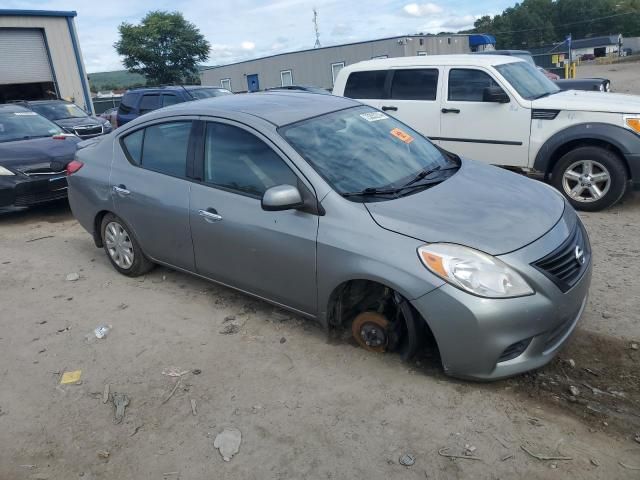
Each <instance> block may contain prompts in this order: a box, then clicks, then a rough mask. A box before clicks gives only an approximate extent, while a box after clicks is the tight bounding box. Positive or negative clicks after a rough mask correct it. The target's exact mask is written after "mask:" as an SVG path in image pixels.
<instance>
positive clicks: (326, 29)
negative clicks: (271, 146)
mask: <svg viewBox="0 0 640 480" xmlns="http://www.w3.org/2000/svg"><path fill="white" fill-rule="evenodd" d="M512 4H513V1H508V0H484V1H482V2H478V1H474V0H446V1H444V0H433V1H429V2H424V1H420V0H418V1H417V2H412V1H411V0H400V1H398V0H387V1H384V0H352V1H344V0H342V1H338V0H272V1H262V0H232V1H227V2H224V1H216V0H133V1H132V0H109V1H106V2H105V1H95V0H2V8H10V9H14V8H15V9H34V10H75V11H77V12H78V16H77V17H76V20H75V21H76V29H77V30H78V35H79V37H80V47H81V49H82V53H83V57H84V62H85V66H86V69H87V72H89V73H94V72H104V71H110V70H120V69H122V68H123V67H122V64H121V59H120V57H118V54H117V53H116V51H115V49H114V48H113V44H114V42H116V41H117V40H118V25H120V24H121V23H122V22H128V23H134V24H135V23H138V22H139V21H140V19H141V18H142V17H143V16H144V15H145V14H146V13H147V12H148V11H149V10H168V11H179V12H182V14H183V15H184V16H185V18H186V19H187V20H189V21H190V22H192V23H194V24H195V25H196V26H197V27H198V28H199V29H200V31H201V32H202V34H203V35H204V36H205V37H206V39H207V40H208V41H209V43H210V44H211V52H210V55H209V60H208V61H207V62H206V64H207V65H222V64H226V63H233V62H237V61H241V60H248V59H251V58H259V57H263V56H267V55H273V54H276V53H282V52H289V51H295V50H301V49H306V48H313V45H314V43H315V33H314V29H313V23H312V18H313V7H314V6H315V7H316V8H317V10H318V23H319V28H320V43H321V44H322V46H330V45H338V44H341V43H349V42H357V41H361V40H370V39H375V38H384V37H392V36H396V35H406V34H411V33H418V32H424V33H438V32H440V31H458V30H463V29H467V28H471V27H473V22H474V20H475V19H476V18H478V17H481V16H482V15H487V14H489V15H495V14H497V13H500V12H502V10H504V9H505V8H506V7H508V6H511V5H512Z"/></svg>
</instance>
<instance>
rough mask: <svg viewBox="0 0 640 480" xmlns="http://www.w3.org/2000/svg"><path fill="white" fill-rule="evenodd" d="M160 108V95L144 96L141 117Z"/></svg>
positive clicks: (141, 104) (141, 103)
mask: <svg viewBox="0 0 640 480" xmlns="http://www.w3.org/2000/svg"><path fill="white" fill-rule="evenodd" d="M158 108H160V95H143V96H142V100H140V115H142V114H143V113H147V112H150V111H152V110H157V109H158Z"/></svg>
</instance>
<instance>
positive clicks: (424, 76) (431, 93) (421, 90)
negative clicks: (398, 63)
mask: <svg viewBox="0 0 640 480" xmlns="http://www.w3.org/2000/svg"><path fill="white" fill-rule="evenodd" d="M437 91H438V70H437V69H435V68H432V69H411V70H395V72H394V74H393V81H392V82H391V98H394V99H397V100H435V99H436V93H437Z"/></svg>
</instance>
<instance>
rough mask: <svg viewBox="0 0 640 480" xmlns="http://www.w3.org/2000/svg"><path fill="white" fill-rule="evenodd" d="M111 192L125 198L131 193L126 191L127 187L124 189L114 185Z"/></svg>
mask: <svg viewBox="0 0 640 480" xmlns="http://www.w3.org/2000/svg"><path fill="white" fill-rule="evenodd" d="M113 191H114V192H116V193H117V194H118V195H122V196H126V195H129V194H130V193H131V192H130V191H129V190H127V187H125V186H124V185H114V186H113Z"/></svg>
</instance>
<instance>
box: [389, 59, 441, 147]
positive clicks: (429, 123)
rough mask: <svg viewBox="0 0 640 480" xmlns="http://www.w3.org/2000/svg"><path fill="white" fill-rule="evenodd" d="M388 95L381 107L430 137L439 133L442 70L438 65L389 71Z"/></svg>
mask: <svg viewBox="0 0 640 480" xmlns="http://www.w3.org/2000/svg"><path fill="white" fill-rule="evenodd" d="M390 76H391V78H390V79H389V81H388V83H389V95H388V97H389V98H388V99H387V100H385V101H384V102H382V107H381V108H382V110H385V111H386V112H387V113H389V114H391V115H393V116H394V117H396V118H397V119H398V120H400V121H402V122H404V123H406V124H407V125H409V126H410V127H412V128H414V129H415V130H417V131H418V132H420V133H422V134H423V135H425V136H427V137H438V136H439V135H440V103H439V99H438V91H439V90H440V88H439V86H440V83H439V82H440V72H439V70H438V68H408V69H394V70H391V71H390Z"/></svg>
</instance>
